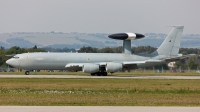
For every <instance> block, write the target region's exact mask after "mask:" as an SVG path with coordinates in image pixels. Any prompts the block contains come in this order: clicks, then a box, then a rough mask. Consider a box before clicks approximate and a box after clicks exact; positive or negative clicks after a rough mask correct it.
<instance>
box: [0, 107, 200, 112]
mask: <svg viewBox="0 0 200 112" xmlns="http://www.w3.org/2000/svg"><path fill="white" fill-rule="evenodd" d="M0 110H1V111H2V112H112V111H114V112H134V111H135V112H200V107H148V106H146V107H144V106H141V107H138V106H135V107H134V106H1V107H0Z"/></svg>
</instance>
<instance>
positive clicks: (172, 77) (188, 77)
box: [0, 75, 200, 79]
mask: <svg viewBox="0 0 200 112" xmlns="http://www.w3.org/2000/svg"><path fill="white" fill-rule="evenodd" d="M0 78H116V79H200V76H78V75H0Z"/></svg>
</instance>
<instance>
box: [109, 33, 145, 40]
mask: <svg viewBox="0 0 200 112" xmlns="http://www.w3.org/2000/svg"><path fill="white" fill-rule="evenodd" d="M108 37H109V38H112V39H118V40H136V39H141V38H144V37H145V36H144V35H142V34H139V33H116V34H112V35H109V36H108Z"/></svg>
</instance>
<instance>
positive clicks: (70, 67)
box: [65, 63, 84, 71]
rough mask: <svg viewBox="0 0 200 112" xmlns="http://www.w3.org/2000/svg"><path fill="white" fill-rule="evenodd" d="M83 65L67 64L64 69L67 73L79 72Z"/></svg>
mask: <svg viewBox="0 0 200 112" xmlns="http://www.w3.org/2000/svg"><path fill="white" fill-rule="evenodd" d="M83 66H84V63H69V64H67V65H66V66H65V68H66V69H67V70H69V71H81V70H82V67H83Z"/></svg>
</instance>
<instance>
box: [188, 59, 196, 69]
mask: <svg viewBox="0 0 200 112" xmlns="http://www.w3.org/2000/svg"><path fill="white" fill-rule="evenodd" d="M195 60H196V59H195V57H190V59H189V62H188V66H189V68H190V69H196V68H197V64H196V63H195Z"/></svg>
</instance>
